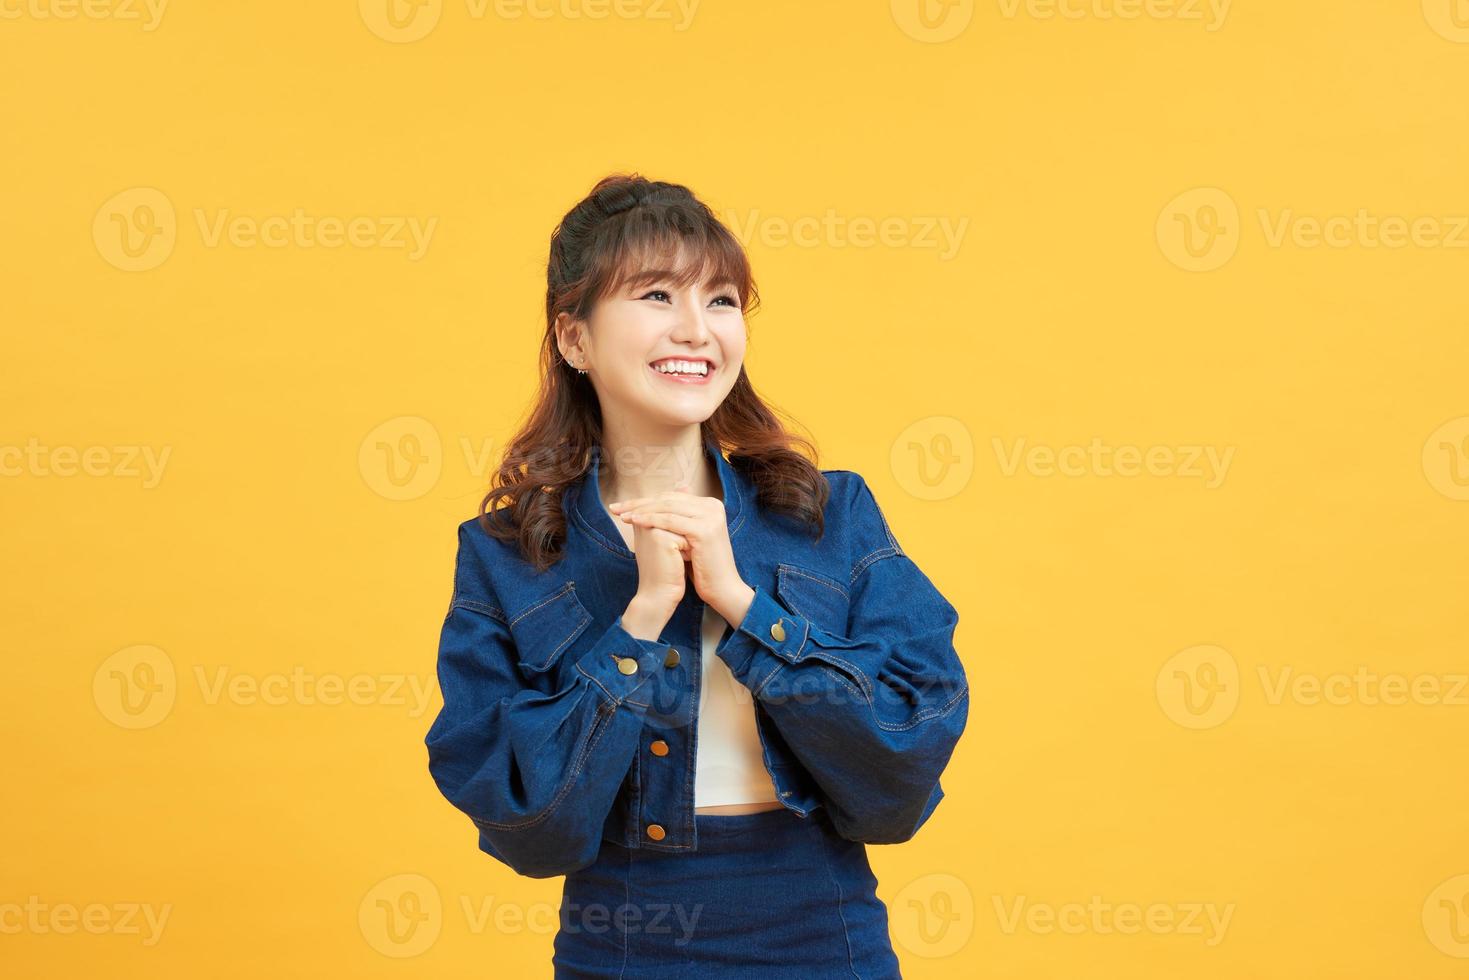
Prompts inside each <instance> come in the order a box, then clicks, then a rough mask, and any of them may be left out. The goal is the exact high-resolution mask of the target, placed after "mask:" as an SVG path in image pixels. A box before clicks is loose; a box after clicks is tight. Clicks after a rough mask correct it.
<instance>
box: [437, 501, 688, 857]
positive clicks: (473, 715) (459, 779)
mask: <svg viewBox="0 0 1469 980" xmlns="http://www.w3.org/2000/svg"><path fill="white" fill-rule="evenodd" d="M471 528H472V524H471V525H469V526H461V527H460V529H459V551H458V555H457V557H456V559H455V570H454V596H453V599H452V601H451V603H450V606H449V612H448V614H447V616H446V617H445V619H444V625H443V630H442V632H441V638H440V643H439V653H438V677H439V686H440V689H441V690H442V693H443V698H444V706H443V708H442V709H441V710H440V712H439V714H438V716H437V717H436V718H435V719H434V722H433V724H432V726H431V727H430V728H429V731H428V735H427V736H426V738H425V741H426V743H427V746H428V756H429V772H430V773H431V774H432V776H433V779H434V781H435V783H437V784H438V787H439V790H440V791H441V792H442V793H443V794H444V796H445V797H446V798H447V799H448V800H449V802H451V803H452V804H454V806H456V807H458V808H459V809H460V810H462V811H463V812H464V813H466V814H467V815H468V816H469V818H470V820H472V821H473V822H474V825H475V827H476V828H478V830H479V834H480V837H479V846H480V849H481V850H483V851H485V852H486V853H487V854H489V855H490V856H492V857H494V858H496V859H497V860H499V861H501V862H502V863H504V864H506V865H508V866H509V867H510V868H512V869H513V870H514V871H516V872H517V873H518V874H521V875H525V876H527V877H531V878H550V877H554V876H556V875H562V874H567V873H568V872H571V871H575V870H577V869H578V868H582V867H586V866H587V865H589V864H591V863H592V862H593V861H594V860H595V859H596V856H597V851H598V849H599V847H600V846H601V836H602V826H603V823H604V822H605V820H606V817H607V814H608V813H609V812H610V811H611V809H612V804H613V801H614V800H615V799H616V796H617V792H618V789H619V788H620V786H621V784H622V781H623V779H624V777H626V775H627V772H628V769H629V767H630V766H631V764H632V759H633V756H634V754H635V753H636V752H637V747H638V739H639V735H640V732H641V731H642V726H643V713H644V712H645V711H646V710H647V709H646V706H645V705H641V704H638V703H635V702H633V701H629V700H628V697H629V695H632V694H634V693H635V692H637V691H638V690H639V689H640V688H641V687H642V686H643V685H644V684H645V683H646V682H647V681H648V679H649V678H651V677H653V676H654V675H655V674H656V673H657V669H658V667H659V665H660V664H661V663H662V660H663V653H664V651H663V647H662V646H661V645H660V644H658V643H655V642H652V641H648V640H642V639H639V638H637V637H635V636H633V635H632V634H631V633H629V632H627V631H626V630H625V629H623V626H622V617H620V616H619V617H618V618H617V620H616V621H615V622H614V623H613V624H612V625H611V626H610V627H609V628H607V629H606V630H605V631H604V632H603V633H602V634H601V636H600V637H598V638H597V640H596V642H595V643H593V644H592V645H591V646H590V647H589V648H588V649H587V650H586V652H585V653H584V654H583V655H582V656H581V657H580V659H579V660H578V661H577V664H576V669H575V670H570V671H564V672H562V673H563V676H564V677H565V678H569V680H566V681H564V682H563V683H561V684H560V685H559V686H558V685H557V684H556V683H555V682H553V681H552V680H550V679H549V677H544V676H543V677H542V678H541V679H540V680H539V681H538V682H532V681H531V680H528V679H526V678H525V677H524V675H523V674H522V673H521V671H520V664H519V656H518V654H517V651H516V647H515V642H514V637H513V634H512V632H511V629H510V624H511V619H510V616H508V615H507V614H506V612H505V611H504V610H503V609H501V608H500V605H499V603H498V600H497V599H496V597H495V594H494V592H493V588H492V586H491V584H490V582H489V576H488V575H487V574H486V568H485V560H484V558H483V557H482V553H481V549H483V548H485V547H486V544H485V542H483V541H473V540H470V536H471V535H475V536H478V532H477V531H474V530H471ZM534 609H535V607H534V606H533V607H532V609H530V610H525V611H523V612H519V613H517V614H516V615H517V617H518V616H524V615H530V614H531V613H532V612H533V611H534ZM629 657H631V658H636V660H637V664H638V669H637V671H636V672H635V673H630V674H624V673H622V671H621V670H619V669H618V668H619V661H620V660H621V659H622V658H629Z"/></svg>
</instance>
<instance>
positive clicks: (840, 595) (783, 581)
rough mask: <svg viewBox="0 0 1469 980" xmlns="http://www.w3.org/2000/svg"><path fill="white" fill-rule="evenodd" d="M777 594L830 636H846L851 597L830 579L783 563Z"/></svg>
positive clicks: (778, 573)
mask: <svg viewBox="0 0 1469 980" xmlns="http://www.w3.org/2000/svg"><path fill="white" fill-rule="evenodd" d="M775 593H776V595H778V596H779V597H780V598H781V599H782V600H783V601H784V602H785V604H786V605H787V606H788V607H790V610H791V612H793V613H795V614H796V615H798V616H804V617H805V618H807V619H809V620H811V622H813V623H815V624H816V625H817V626H819V627H821V628H822V629H823V630H825V631H826V632H828V633H832V634H835V635H836V636H845V635H846V632H847V614H848V610H849V608H850V604H851V597H850V595H849V594H848V592H847V589H846V587H845V586H843V585H842V584H841V583H840V582H838V581H837V580H836V579H834V578H832V577H831V576H829V575H825V574H823V573H821V572H818V571H815V570H814V569H810V568H804V567H802V566H800V565H792V564H789V563H787V562H782V563H780V564H778V565H776V566H775Z"/></svg>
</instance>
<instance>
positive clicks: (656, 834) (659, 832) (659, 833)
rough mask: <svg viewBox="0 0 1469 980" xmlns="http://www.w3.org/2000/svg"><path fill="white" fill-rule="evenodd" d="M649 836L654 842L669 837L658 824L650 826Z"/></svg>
mask: <svg viewBox="0 0 1469 980" xmlns="http://www.w3.org/2000/svg"><path fill="white" fill-rule="evenodd" d="M648 836H649V837H651V838H652V839H653V840H662V839H663V838H664V837H667V836H668V835H667V834H665V833H664V832H663V828H662V827H660V826H658V825H657V824H656V823H650V824H648Z"/></svg>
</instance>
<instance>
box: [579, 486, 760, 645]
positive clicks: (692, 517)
mask: <svg viewBox="0 0 1469 980" xmlns="http://www.w3.org/2000/svg"><path fill="white" fill-rule="evenodd" d="M607 509H608V511H610V512H611V513H612V514H614V515H616V516H617V518H618V519H619V520H623V521H627V522H628V523H629V524H632V525H633V527H634V528H640V527H656V528H662V529H663V530H665V531H668V532H670V533H672V534H676V535H679V536H681V537H682V538H683V539H684V541H685V542H687V545H688V548H687V550H686V551H685V555H684V557H685V559H686V560H687V561H688V562H689V570H690V577H691V578H692V580H693V583H694V591H696V592H697V593H698V594H699V598H701V599H703V600H704V602H706V603H707V604H709V605H711V606H713V607H714V610H715V611H716V612H718V613H719V614H720V615H721V616H723V617H724V619H725V621H726V622H732V623H734V624H735V625H738V624H739V622H740V620H741V619H743V618H744V617H743V615H741V616H740V617H739V618H737V619H734V620H731V619H730V616H731V615H733V614H734V613H735V612H736V611H738V610H739V609H748V608H749V597H750V594H751V592H752V590H751V589H750V587H749V586H748V585H747V584H745V580H744V579H743V578H741V577H740V573H739V569H737V568H736V567H735V560H734V549H733V548H732V547H731V546H730V543H729V522H728V519H727V518H726V516H725V512H724V501H722V500H720V499H718V498H717V497H700V496H697V495H695V494H692V493H689V492H688V484H687V483H680V484H678V486H676V487H674V489H672V490H669V491H666V492H664V493H661V494H657V495H656V496H652V497H634V498H632V499H631V500H619V501H616V502H615V503H610V504H608V505H607Z"/></svg>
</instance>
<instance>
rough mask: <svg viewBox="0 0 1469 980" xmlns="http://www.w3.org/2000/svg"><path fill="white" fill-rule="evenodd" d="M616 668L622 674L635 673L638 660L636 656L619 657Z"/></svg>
mask: <svg viewBox="0 0 1469 980" xmlns="http://www.w3.org/2000/svg"><path fill="white" fill-rule="evenodd" d="M617 669H618V670H620V671H622V672H623V673H624V674H636V673H637V672H638V661H637V658H636V657H619V658H618V660H617Z"/></svg>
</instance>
